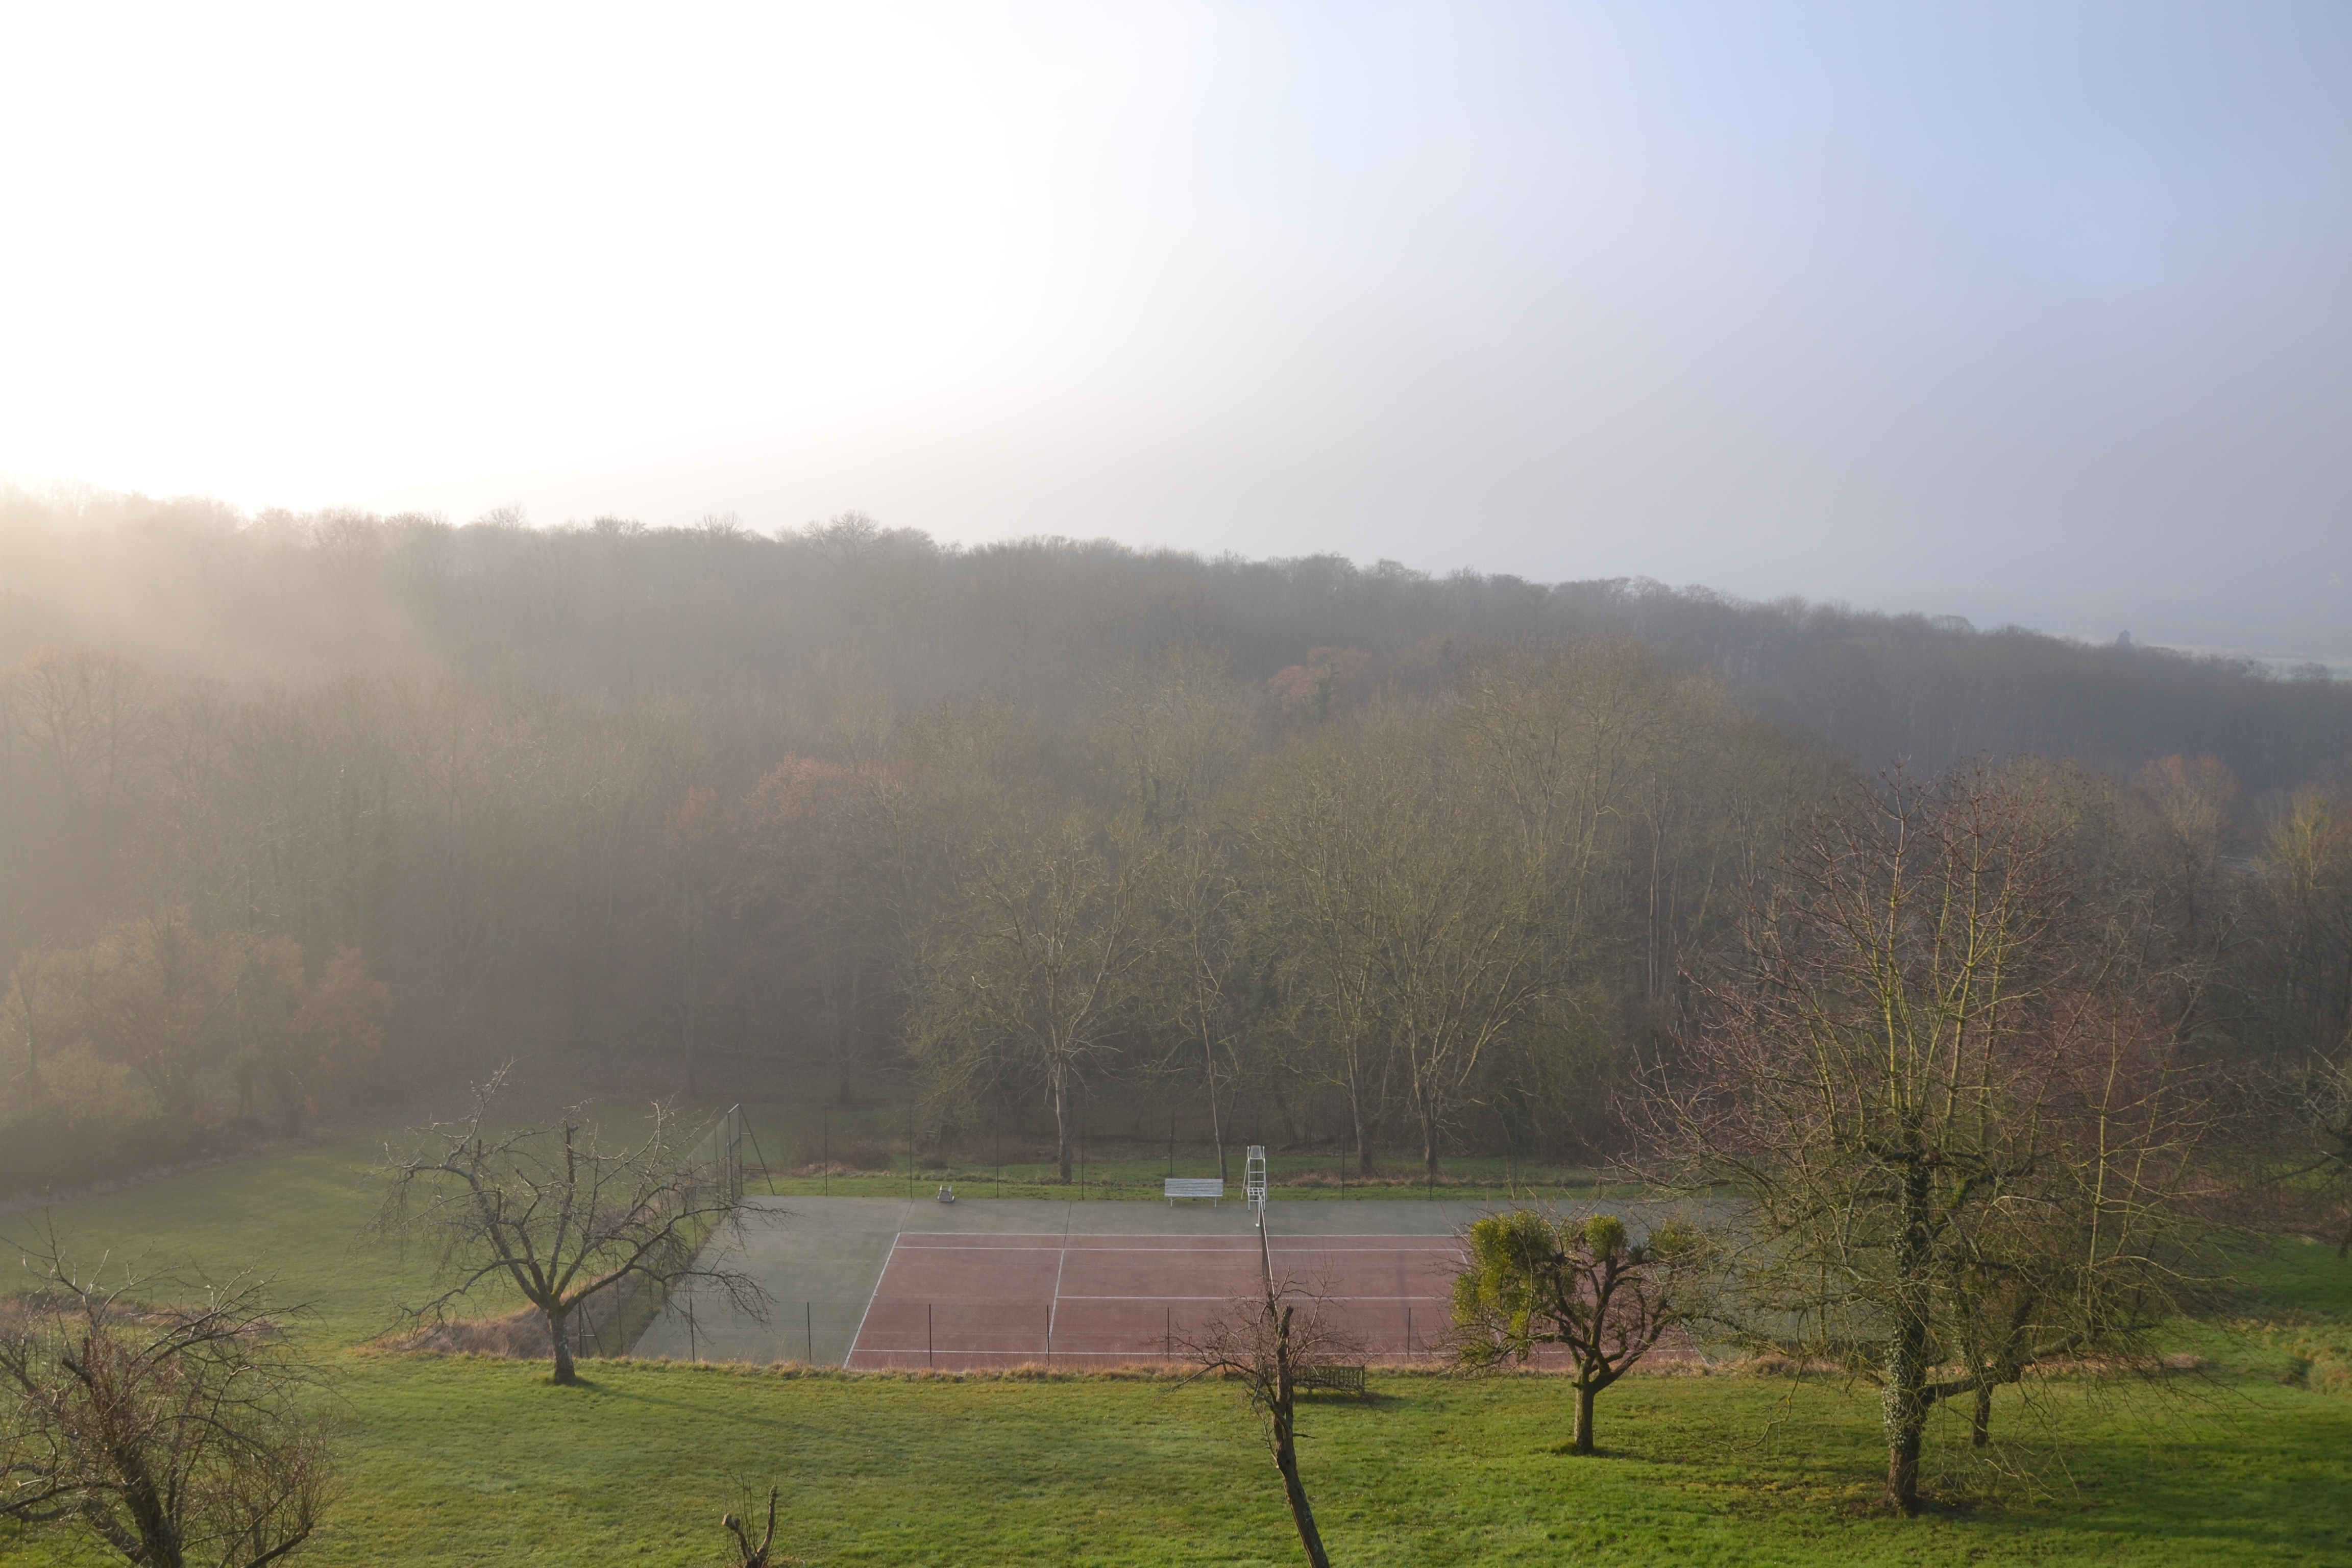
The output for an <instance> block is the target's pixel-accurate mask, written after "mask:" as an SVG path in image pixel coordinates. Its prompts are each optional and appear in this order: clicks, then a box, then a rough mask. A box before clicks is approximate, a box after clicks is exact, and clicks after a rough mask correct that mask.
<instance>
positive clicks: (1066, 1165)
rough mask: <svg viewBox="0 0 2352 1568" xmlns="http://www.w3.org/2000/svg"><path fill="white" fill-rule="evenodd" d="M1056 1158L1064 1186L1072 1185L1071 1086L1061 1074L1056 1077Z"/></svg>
mask: <svg viewBox="0 0 2352 1568" xmlns="http://www.w3.org/2000/svg"><path fill="white" fill-rule="evenodd" d="M1054 1158H1055V1164H1056V1165H1058V1166H1059V1167H1060V1169H1061V1173H1062V1185H1064V1186H1068V1185H1069V1184H1070V1166H1071V1164H1072V1163H1073V1160H1072V1151H1071V1148H1070V1086H1069V1082H1068V1080H1067V1079H1066V1078H1064V1077H1063V1076H1062V1075H1061V1074H1059V1073H1056V1074H1055V1075H1054Z"/></svg>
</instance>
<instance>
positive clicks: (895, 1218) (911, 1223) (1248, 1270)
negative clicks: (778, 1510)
mask: <svg viewBox="0 0 2352 1568" xmlns="http://www.w3.org/2000/svg"><path fill="white" fill-rule="evenodd" d="M748 1206H749V1207H750V1208H751V1211H753V1213H754V1214H756V1215H761V1223H758V1224H753V1225H750V1226H746V1227H744V1228H743V1229H742V1230H741V1231H740V1233H731V1234H730V1236H728V1237H726V1238H724V1241H723V1245H724V1247H725V1249H726V1251H727V1253H728V1255H729V1256H728V1257H727V1258H726V1261H727V1262H728V1263H729V1264H730V1265H731V1266H733V1267H736V1268H741V1269H742V1270H744V1271H745V1272H746V1273H748V1274H750V1275H751V1277H752V1278H753V1279H756V1280H757V1281H758V1282H759V1284H760V1285H761V1288H762V1289H764V1290H765V1291H766V1292H767V1294H768V1297H769V1299H770V1303H771V1306H770V1310H768V1311H766V1312H765V1313H763V1314H761V1315H760V1316H758V1317H756V1318H755V1317H748V1316H745V1315H743V1314H741V1313H740V1312H737V1311H735V1310H733V1309H732V1308H731V1306H730V1303H729V1302H728V1301H727V1300H726V1299H725V1298H724V1297H723V1296H720V1295H718V1294H717V1293H715V1292H714V1291H712V1290H709V1289H691V1290H687V1291H682V1292H680V1293H678V1294H677V1296H675V1297H673V1298H672V1300H671V1301H670V1303H669V1305H668V1307H667V1309H666V1310H664V1312H663V1314H662V1316H661V1318H660V1319H659V1320H658V1321H656V1322H655V1324H654V1325H653V1327H652V1328H651V1329H650V1330H648V1331H647V1332H646V1335H645V1337H644V1339H643V1340H642V1341H641V1342H639V1343H638V1345H637V1347H636V1350H635V1353H636V1354H638V1355H643V1356H675V1357H677V1358H678V1359H680V1360H692V1361H738V1362H748V1363H752V1364H754V1365H761V1364H765V1363H772V1362H783V1361H796V1362H806V1363H811V1364H814V1365H820V1366H844V1365H846V1366H852V1367H856V1368H859V1369H862V1370H869V1371H880V1370H885V1369H898V1370H909V1369H918V1368H924V1367H930V1368H936V1369H937V1370H939V1371H940V1372H951V1371H970V1372H982V1371H991V1370H996V1371H1001V1370H1003V1369H1006V1368H1010V1367H1016V1366H1024V1365H1028V1364H1032V1363H1034V1364H1036V1365H1040V1366H1043V1365H1045V1364H1046V1363H1048V1361H1050V1362H1051V1363H1052V1364H1053V1365H1054V1366H1055V1367H1056V1368H1066V1369H1068V1370H1070V1371H1073V1372H1076V1371H1084V1370H1087V1369H1100V1368H1107V1367H1115V1366H1121V1365H1125V1364H1128V1363H1145V1362H1153V1361H1159V1360H1162V1359H1169V1358H1171V1352H1172V1359H1174V1360H1177V1361H1183V1360H1185V1359H1187V1358H1186V1357H1185V1355H1184V1343H1185V1342H1186V1341H1187V1340H1188V1339H1191V1340H1196V1341H1197V1340H1198V1339H1199V1338H1200V1337H1201V1330H1202V1328H1203V1327H1204V1326H1205V1325H1206V1324H1207V1323H1208V1322H1209V1321H1211V1320H1212V1319H1213V1318H1215V1317H1217V1316H1219V1315H1221V1314H1223V1313H1224V1312H1226V1311H1227V1310H1229V1309H1230V1307H1231V1304H1232V1303H1233V1301H1234V1300H1235V1299H1236V1298H1255V1297H1256V1296H1257V1295H1258V1293H1259V1292H1260V1291H1261V1290H1262V1289H1263V1274H1262V1271H1261V1266H1260V1263H1259V1260H1258V1238H1257V1226H1256V1224H1255V1218H1254V1216H1253V1215H1251V1214H1250V1213H1249V1212H1248V1210H1247V1209H1246V1208H1245V1207H1244V1205H1239V1204H1227V1205H1224V1206H1223V1207H1221V1208H1211V1207H1207V1206H1193V1207H1186V1208H1174V1207H1171V1206H1170V1205H1165V1204H1157V1203H1076V1202H1066V1201H1062V1200H1037V1199H1022V1198H1006V1199H976V1200H971V1201H967V1202H964V1203H961V1204H957V1205H940V1204H937V1203H934V1202H932V1201H931V1200H930V1199H929V1198H923V1199H919V1200H913V1201H909V1200H908V1199H904V1198H874V1197H841V1198H789V1199H787V1198H754V1199H752V1200H751V1203H750V1205H748ZM1625 1206H1627V1207H1631V1206H1633V1205H1625ZM1486 1212H1488V1208H1487V1205H1485V1204H1474V1203H1463V1202H1452V1203H1448V1202H1435V1203H1432V1202H1425V1201H1422V1200H1417V1199H1415V1200H1396V1199H1390V1200H1371V1201H1361V1202H1359V1201H1350V1202H1347V1203H1338V1202H1323V1203H1290V1204H1281V1203H1277V1204H1275V1205H1272V1206H1271V1207H1270V1208H1268V1210H1267V1211H1266V1228H1267V1231H1268V1233H1269V1234H1268V1243H1269V1246H1270V1248H1271V1250H1272V1253H1273V1258H1274V1270H1275V1277H1276V1279H1277V1280H1280V1281H1285V1282H1287V1283H1288V1284H1289V1285H1291V1286H1292V1287H1294V1288H1295V1289H1297V1290H1298V1291H1300V1292H1302V1293H1304V1294H1309V1295H1316V1296H1320V1297H1322V1298H1324V1299H1325V1310H1327V1311H1328V1313H1329V1315H1330V1317H1331V1318H1332V1319H1333V1320H1334V1321H1335V1323H1336V1324H1338V1325H1339V1326H1340V1327H1342V1328H1343V1329H1344V1330H1345V1331H1347V1332H1348V1334H1349V1336H1350V1337H1352V1338H1353V1339H1355V1340H1356V1341H1357V1342H1358V1343H1359V1344H1360V1346H1361V1349H1362V1353H1363V1356H1364V1358H1365V1359H1367V1360H1370V1361H1373V1362H1390V1361H1418V1360H1421V1359H1423V1358H1425V1357H1426V1358H1433V1359H1435V1358H1441V1357H1443V1355H1444V1342H1445V1336H1446V1331H1447V1329H1448V1326H1449V1323H1450V1319H1451V1315H1452V1314H1451V1307H1452V1289H1453V1275H1454V1269H1455V1268H1457V1267H1458V1261H1459V1258H1460V1257H1461V1244H1460V1243H1459V1242H1458V1241H1457V1240H1456V1239H1455V1237H1456V1235H1457V1234H1458V1233H1459V1231H1460V1230H1461V1228H1462V1227H1463V1226H1466V1225H1467V1224H1468V1223H1469V1222H1470V1221H1472V1220H1474V1219H1475V1218H1476V1217H1477V1216H1478V1215H1481V1214H1484V1213H1486ZM714 1245H720V1244H719V1243H714ZM1539 1359H1540V1360H1541V1361H1543V1363H1545V1364H1547V1365H1549V1364H1550V1363H1553V1362H1554V1361H1556V1360H1557V1359H1558V1358H1557V1356H1555V1355H1552V1354H1549V1353H1547V1354H1545V1355H1543V1356H1542V1357H1540V1358H1539Z"/></svg>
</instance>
